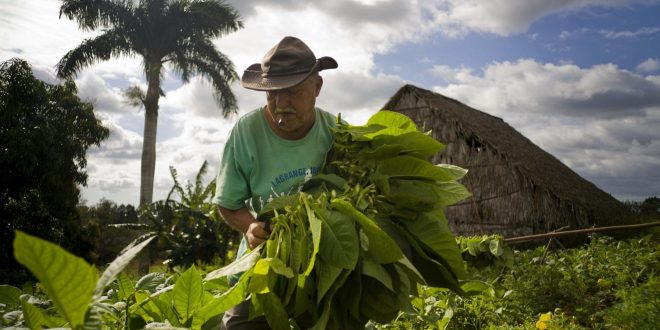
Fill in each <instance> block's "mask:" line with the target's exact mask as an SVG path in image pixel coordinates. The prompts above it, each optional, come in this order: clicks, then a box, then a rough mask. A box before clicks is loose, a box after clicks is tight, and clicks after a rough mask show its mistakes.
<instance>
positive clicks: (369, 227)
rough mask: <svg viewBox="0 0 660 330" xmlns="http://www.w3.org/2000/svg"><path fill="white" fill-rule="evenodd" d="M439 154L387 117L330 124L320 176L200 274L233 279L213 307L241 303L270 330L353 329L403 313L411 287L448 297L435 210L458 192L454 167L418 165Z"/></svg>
mask: <svg viewBox="0 0 660 330" xmlns="http://www.w3.org/2000/svg"><path fill="white" fill-rule="evenodd" d="M442 147H443V145H442V144H441V143H440V142H438V141H436V140H435V139H433V138H432V137H431V136H430V135H429V134H427V133H423V132H420V131H418V130H417V128H416V126H415V124H414V123H413V122H412V121H411V120H410V119H409V118H407V117H405V116H403V115H401V114H398V113H395V112H390V111H384V110H383V111H380V112H378V113H376V114H375V115H374V116H372V117H371V118H370V119H369V121H368V122H367V124H366V125H365V126H350V125H346V124H339V126H338V127H337V128H336V130H335V141H334V144H333V146H332V148H331V150H330V151H329V153H328V155H327V158H326V162H325V165H324V167H323V169H322V171H321V173H319V174H318V175H317V176H315V177H314V178H312V179H311V180H310V181H308V182H307V183H306V184H305V186H304V187H303V192H301V193H299V194H297V195H293V196H286V197H280V198H277V199H275V200H273V201H272V202H271V203H270V204H268V205H267V206H266V207H265V208H264V209H263V210H262V211H261V213H260V214H259V217H258V218H259V219H260V220H267V221H269V222H270V225H271V230H272V232H271V235H270V237H269V239H268V240H267V241H266V242H265V243H264V244H262V245H261V246H259V247H258V248H256V249H254V250H252V251H251V252H249V253H248V254H247V255H245V256H244V257H243V258H241V259H240V260H237V261H236V262H234V263H233V264H231V265H229V266H227V267H225V268H223V269H220V270H218V271H216V272H213V273H211V274H209V275H208V276H207V279H210V278H215V277H218V276H223V275H228V274H233V273H238V272H244V274H243V275H242V277H241V279H240V281H239V283H238V284H237V285H236V286H234V287H233V288H232V289H230V290H229V291H228V292H226V293H225V294H224V295H223V296H224V297H226V303H225V307H227V308H228V307H229V306H231V305H233V304H236V303H238V302H240V301H241V300H243V299H246V298H249V299H250V301H251V307H250V317H256V316H260V315H265V317H266V320H267V321H268V323H269V325H270V326H271V327H272V328H273V329H289V328H314V329H353V328H358V329H361V328H364V326H365V324H366V323H367V322H368V321H369V320H373V321H376V322H379V323H387V322H389V321H391V320H392V319H394V318H395V317H396V316H397V315H398V313H399V311H411V310H412V308H411V305H410V300H411V297H412V296H414V295H416V290H417V285H418V284H425V285H428V286H434V287H444V288H449V289H451V290H453V291H456V292H459V293H460V292H461V289H460V287H459V284H458V281H459V280H460V279H462V278H463V276H464V265H463V261H462V259H461V254H460V251H459V249H458V247H457V244H456V242H455V240H454V236H453V234H452V233H451V232H450V230H449V228H448V226H447V221H446V219H445V217H444V214H443V208H444V207H445V206H447V205H450V204H452V203H456V202H457V201H460V200H462V199H464V198H466V197H468V196H469V192H468V191H467V190H466V189H465V188H464V187H463V186H462V185H461V184H460V183H458V182H457V181H456V180H458V179H460V178H462V177H463V176H464V175H465V173H466V170H464V169H462V168H459V167H456V166H451V165H442V164H441V165H433V164H431V163H430V162H429V161H428V159H429V158H430V157H431V156H433V155H435V154H436V153H437V152H438V151H439V150H441V149H442Z"/></svg>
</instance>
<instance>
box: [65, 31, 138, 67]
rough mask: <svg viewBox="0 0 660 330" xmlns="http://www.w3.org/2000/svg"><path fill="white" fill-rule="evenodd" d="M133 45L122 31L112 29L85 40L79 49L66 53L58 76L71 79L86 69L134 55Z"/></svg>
mask: <svg viewBox="0 0 660 330" xmlns="http://www.w3.org/2000/svg"><path fill="white" fill-rule="evenodd" d="M132 52H133V51H132V48H131V43H130V42H129V40H127V39H126V38H125V35H124V34H123V33H122V31H121V29H110V30H108V31H106V32H105V33H103V34H102V35H100V36H98V37H96V38H91V39H85V40H84V41H83V42H82V43H81V44H80V45H78V47H76V48H74V49H72V50H70V51H69V52H68V53H66V54H65V55H64V56H63V57H62V59H60V61H59V62H58V63H57V65H56V72H57V76H58V77H60V78H70V77H72V76H75V75H76V74H77V73H78V72H79V71H80V70H82V69H83V68H84V67H86V66H89V65H91V64H94V63H95V62H99V61H106V60H109V59H110V58H112V57H116V56H120V55H130V54H131V53H132Z"/></svg>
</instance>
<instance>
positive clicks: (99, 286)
mask: <svg viewBox="0 0 660 330" xmlns="http://www.w3.org/2000/svg"><path fill="white" fill-rule="evenodd" d="M154 238H156V236H155V235H154V236H152V237H149V238H147V239H146V240H144V242H141V243H139V244H137V245H135V246H133V247H131V248H130V249H128V250H126V251H125V252H124V253H122V254H121V255H120V256H118V257H117V258H115V260H113V261H112V262H111V263H110V265H109V266H108V268H106V269H105V271H104V272H103V274H102V275H101V278H99V280H98V282H97V283H96V290H94V300H98V299H99V298H100V297H101V296H102V295H103V290H104V289H105V287H106V286H108V285H110V283H112V282H113V281H114V280H115V278H117V275H118V274H119V273H121V272H122V271H123V270H124V268H126V266H128V264H129V263H130V262H131V260H133V258H135V257H136V256H137V255H138V253H140V251H142V249H144V247H145V246H147V245H148V244H149V243H151V241H152V240H153V239H154Z"/></svg>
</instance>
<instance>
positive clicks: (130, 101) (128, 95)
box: [121, 85, 147, 107]
mask: <svg viewBox="0 0 660 330" xmlns="http://www.w3.org/2000/svg"><path fill="white" fill-rule="evenodd" d="M121 94H122V96H123V97H124V100H123V101H122V102H123V103H124V104H126V105H130V106H132V107H143V106H144V101H145V99H146V98H147V95H146V94H145V92H144V90H143V89H142V88H141V87H140V86H136V85H133V86H130V87H127V88H126V89H124V90H122V91H121Z"/></svg>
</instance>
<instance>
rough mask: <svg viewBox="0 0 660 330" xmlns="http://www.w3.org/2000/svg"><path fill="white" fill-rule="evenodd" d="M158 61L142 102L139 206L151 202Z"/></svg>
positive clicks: (147, 260)
mask: <svg viewBox="0 0 660 330" xmlns="http://www.w3.org/2000/svg"><path fill="white" fill-rule="evenodd" d="M161 67H162V65H161V63H160V61H151V63H149V70H148V72H147V82H148V84H149V86H148V87H147V95H146V97H145V100H144V110H145V111H144V112H145V113H144V137H143V138H142V166H141V171H140V206H141V207H142V206H146V205H149V204H151V202H152V201H153V193H154V172H155V171H156V132H157V128H158V99H159V98H160V69H161ZM149 250H150V249H149V248H146V249H144V250H142V257H141V258H140V262H139V265H138V272H139V273H140V274H147V273H149V266H150V265H151V254H150V253H149Z"/></svg>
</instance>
